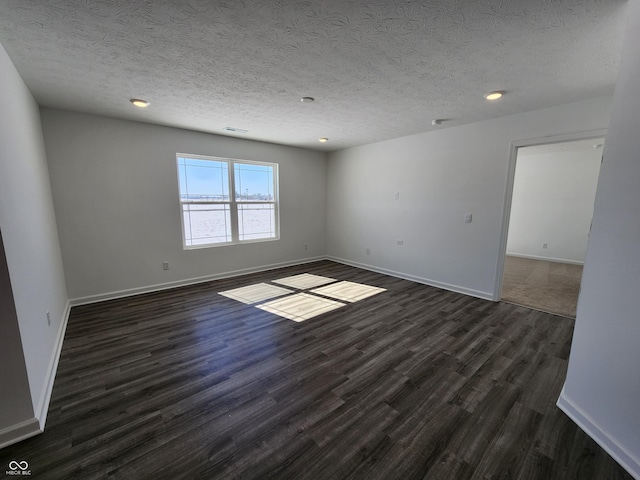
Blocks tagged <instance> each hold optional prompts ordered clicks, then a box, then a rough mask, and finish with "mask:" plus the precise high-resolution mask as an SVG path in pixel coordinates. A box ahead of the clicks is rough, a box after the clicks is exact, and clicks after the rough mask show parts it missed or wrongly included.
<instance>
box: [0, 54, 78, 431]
mask: <svg viewBox="0 0 640 480" xmlns="http://www.w3.org/2000/svg"><path fill="white" fill-rule="evenodd" d="M0 86H1V87H0V105H2V108H0V231H1V232H2V238H3V241H4V253H5V256H6V262H7V269H8V273H9V278H10V282H11V286H12V291H13V294H12V295H13V303H14V306H15V313H16V315H17V320H18V326H19V330H20V340H21V341H22V347H23V357H24V363H25V365H26V371H27V375H28V381H29V391H30V395H31V398H30V399H29V398H28V395H27V398H26V399H25V395H24V394H23V392H22V387H21V385H20V383H21V380H19V379H14V381H15V382H17V385H16V388H15V389H14V388H12V385H6V384H3V385H2V397H3V402H5V401H8V406H6V408H8V410H5V411H4V412H3V415H2V418H3V419H4V420H3V421H4V422H7V421H9V422H10V423H11V424H12V425H6V424H5V425H3V424H0V430H2V428H3V427H6V428H9V429H11V428H13V427H15V426H16V425H18V424H20V423H21V422H22V421H24V420H26V419H25V418H24V415H25V408H24V405H22V403H24V402H28V405H29V409H30V410H31V416H32V417H33V415H35V417H36V418H38V419H39V420H40V422H41V423H43V422H44V418H46V407H47V403H48V395H49V394H50V387H51V382H52V381H53V374H52V373H53V371H54V369H55V364H56V362H57V347H58V345H59V339H60V338H61V336H62V333H63V325H64V319H65V318H66V312H67V292H66V289H65V283H64V272H63V268H62V259H61V255H60V247H59V244H58V233H57V229H56V219H55V215H54V209H53V202H52V198H51V187H50V184H49V173H48V170H47V162H46V157H45V153H44V145H43V140H42V130H41V126H40V116H39V111H38V106H37V105H36V102H35V101H34V99H33V97H32V96H31V94H30V93H29V91H28V90H27V88H26V86H25V84H24V82H23V81H22V79H21V78H20V76H19V75H18V73H17V71H16V69H15V68H14V66H13V63H12V62H11V60H10V59H9V57H8V56H7V54H6V52H5V51H4V49H3V48H2V47H0ZM3 286H4V284H3ZM5 295H6V292H5V291H4V288H3V296H5ZM47 311H48V312H50V316H51V325H50V326H49V325H48V323H47V318H46V312H47ZM2 321H3V322H5V321H6V322H11V316H8V317H4V316H3V318H2ZM11 332H13V333H11ZM11 332H9V333H8V335H7V336H6V337H5V336H4V335H2V336H0V351H3V352H5V350H6V349H8V350H9V351H11V350H12V348H13V347H12V344H13V343H14V342H16V341H17V339H16V338H14V334H15V331H14V330H11ZM20 362H21V360H20V358H18V357H12V358H11V359H10V361H9V363H8V365H9V366H7V364H3V365H2V368H3V369H5V368H15V369H16V372H19V371H20V368H24V365H23V366H21V365H20ZM4 408H5V407H4V403H3V410H4ZM1 441H2V438H0V442H1Z"/></svg>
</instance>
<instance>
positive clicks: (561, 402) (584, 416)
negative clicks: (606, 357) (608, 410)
mask: <svg viewBox="0 0 640 480" xmlns="http://www.w3.org/2000/svg"><path fill="white" fill-rule="evenodd" d="M556 405H557V406H558V408H559V409H560V410H562V411H563V412H564V413H565V414H566V415H567V416H568V417H569V418H570V419H571V420H573V421H574V422H575V423H576V425H578V426H579V427H580V428H581V429H582V430H583V431H584V432H585V433H586V434H587V435H589V436H590V437H591V438H592V439H593V440H594V441H595V442H596V443H597V444H598V445H600V446H601V447H602V448H603V449H604V450H605V451H606V452H607V453H608V454H609V455H611V457H613V459H614V460H615V461H616V462H618V463H619V464H620V465H621V466H622V467H623V468H624V469H625V470H626V471H627V472H629V474H630V475H631V476H632V477H633V478H635V479H636V480H640V458H638V457H637V456H635V455H634V454H633V453H631V452H630V451H629V450H627V449H626V448H625V447H624V445H622V444H621V443H620V442H618V440H616V439H615V438H614V437H612V436H611V435H609V434H608V433H607V432H606V431H605V430H604V429H603V428H602V427H600V425H598V424H597V423H596V421H595V420H594V419H593V418H591V416H589V414H588V413H586V412H585V411H584V410H582V409H581V408H580V407H579V406H578V405H577V404H576V402H574V401H573V400H572V399H571V398H570V397H569V396H568V395H567V394H566V392H565V388H564V387H563V388H562V392H560V397H559V398H558V402H557V403H556Z"/></svg>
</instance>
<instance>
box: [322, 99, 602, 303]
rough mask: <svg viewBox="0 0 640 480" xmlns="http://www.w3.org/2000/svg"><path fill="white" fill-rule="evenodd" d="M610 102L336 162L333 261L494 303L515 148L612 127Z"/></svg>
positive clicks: (330, 194)
mask: <svg viewBox="0 0 640 480" xmlns="http://www.w3.org/2000/svg"><path fill="white" fill-rule="evenodd" d="M503 101H509V99H508V97H505V98H504V99H503ZM610 102H611V98H610V97H599V98H594V99H590V100H585V101H582V102H577V103H573V104H569V105H562V106H557V107H551V108H546V109H542V110H537V111H534V112H529V113H523V114H518V115H512V116H508V117H502V118H497V119H493V120H488V121H484V122H478V123H473V124H469V125H463V126H460V127H453V128H446V129H443V130H440V131H432V132H428V133H423V134H419V135H412V136H408V137H404V138H399V139H396V140H389V141H385V142H380V143H376V144H371V145H366V146H363V147H357V148H351V149H346V150H342V151H338V152H335V153H333V154H331V155H330V157H329V169H328V177H327V178H328V185H327V204H328V216H327V219H328V220H327V228H328V233H327V252H328V254H329V255H330V256H331V257H334V258H336V259H341V260H343V261H346V262H348V263H351V264H354V265H361V266H366V267H367V268H372V269H375V270H378V271H383V272H387V273H392V274H396V275H400V276H403V277H405V278H411V279H414V280H418V281H422V282H425V283H428V284H431V285H436V286H441V287H443V288H448V289H451V290H456V291H460V292H463V293H468V294H471V295H476V296H479V297H483V298H492V296H493V294H494V290H495V283H496V276H497V265H498V258H499V256H500V255H502V254H503V252H500V238H501V227H502V220H503V210H504V206H505V195H506V189H507V176H508V167H509V154H510V147H511V142H512V141H516V140H522V139H527V138H540V137H545V136H552V135H561V134H568V133H574V132H582V131H591V130H598V129H603V128H606V127H607V124H608V119H609V109H610ZM487 108H490V107H489V106H487ZM395 192H399V199H398V200H395V199H394V193H395ZM465 213H472V214H473V221H472V223H464V215H465ZM397 240H403V242H404V244H403V245H397ZM367 248H370V252H371V253H370V255H367V254H366V249H367Z"/></svg>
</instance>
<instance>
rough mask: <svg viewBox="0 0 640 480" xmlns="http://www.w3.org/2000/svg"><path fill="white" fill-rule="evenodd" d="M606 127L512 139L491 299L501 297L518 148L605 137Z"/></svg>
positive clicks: (498, 299)
mask: <svg viewBox="0 0 640 480" xmlns="http://www.w3.org/2000/svg"><path fill="white" fill-rule="evenodd" d="M606 135H607V129H606V128H604V129H600V130H587V131H583V132H576V133H568V134H564V135H550V136H547V137H537V138H527V139H523V140H514V141H513V142H511V146H510V148H509V165H508V169H507V185H506V188H505V193H504V199H503V202H502V222H501V228H500V245H499V250H498V262H497V265H496V280H495V284H494V288H493V298H492V300H493V301H496V302H497V301H500V299H501V298H502V277H503V275H504V261H505V257H506V256H507V237H508V235H509V221H510V219H511V201H512V199H513V183H514V181H515V174H516V161H517V159H518V149H519V148H522V147H533V146H538V145H550V144H553V143H566V142H573V141H577V140H589V139H592V138H594V139H595V138H600V137H606Z"/></svg>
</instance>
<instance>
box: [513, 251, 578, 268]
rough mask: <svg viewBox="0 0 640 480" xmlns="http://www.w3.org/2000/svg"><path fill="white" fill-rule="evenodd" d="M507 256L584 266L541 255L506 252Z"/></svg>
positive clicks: (572, 261)
mask: <svg viewBox="0 0 640 480" xmlns="http://www.w3.org/2000/svg"><path fill="white" fill-rule="evenodd" d="M507 255H508V256H510V257H519V258H530V259H531V260H544V261H545V262H555V263H568V264H569V265H581V266H582V265H584V262H578V261H576V260H566V259H564V258H554V257H543V256H541V255H528V254H526V253H512V252H507Z"/></svg>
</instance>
